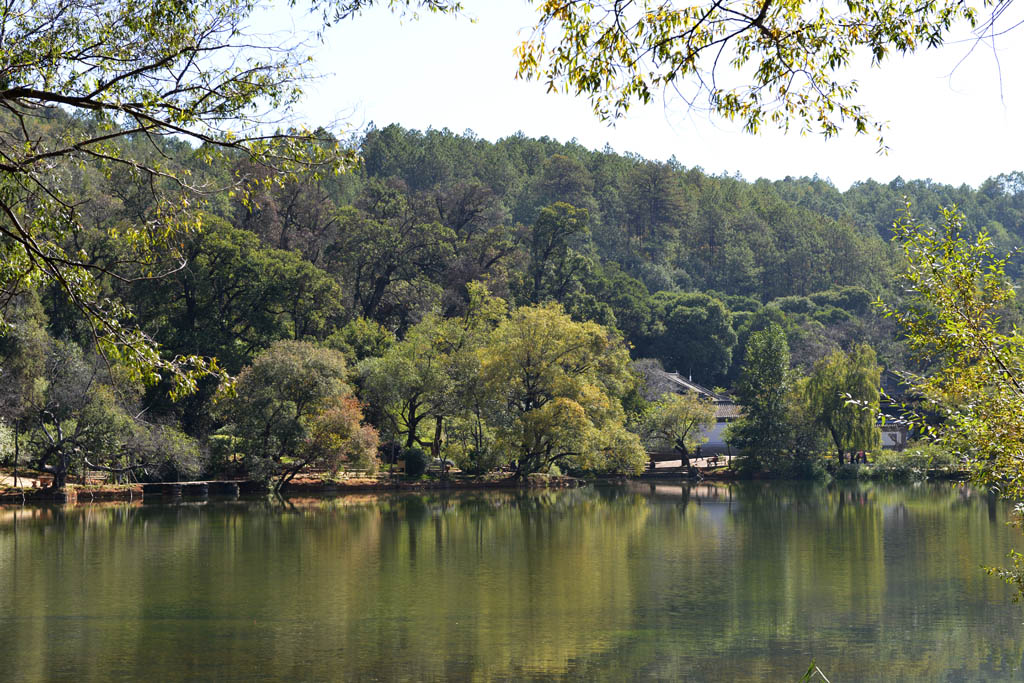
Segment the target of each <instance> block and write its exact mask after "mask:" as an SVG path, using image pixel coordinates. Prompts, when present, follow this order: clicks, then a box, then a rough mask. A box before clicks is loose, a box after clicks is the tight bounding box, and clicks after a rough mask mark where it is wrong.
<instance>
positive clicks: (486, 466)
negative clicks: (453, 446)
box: [456, 448, 501, 474]
mask: <svg viewBox="0 0 1024 683" xmlns="http://www.w3.org/2000/svg"><path fill="white" fill-rule="evenodd" d="M456 462H459V468H460V469H461V470H462V471H463V472H465V473H467V474H487V473H488V472H490V471H492V470H496V469H498V468H500V467H501V457H500V455H499V454H498V453H497V452H495V451H493V450H483V451H478V450H476V449H475V448H470V449H469V452H468V453H467V454H466V456H465V458H464V459H463V460H461V462H460V461H459V458H456Z"/></svg>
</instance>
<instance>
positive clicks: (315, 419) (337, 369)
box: [222, 340, 377, 490]
mask: <svg viewBox="0 0 1024 683" xmlns="http://www.w3.org/2000/svg"><path fill="white" fill-rule="evenodd" d="M347 376H348V372H347V369H346V367H345V357H344V356H343V355H342V354H341V353H340V352H338V351H334V350H333V349H327V348H322V347H318V346H315V345H313V344H311V343H309V342H301V341H290V340H289V341H280V342H277V343H275V344H274V345H273V346H271V347H270V348H268V349H267V350H266V351H264V352H262V353H261V354H260V355H258V356H257V357H256V359H255V360H254V361H253V363H252V365H250V366H248V367H246V368H245V369H244V370H242V372H241V374H239V376H238V381H237V383H236V385H235V395H234V396H233V397H231V398H229V399H226V400H225V403H224V407H223V408H222V411H223V416H224V418H225V419H226V420H227V422H228V425H227V431H228V432H229V433H230V434H232V435H233V436H234V437H235V438H236V439H237V444H238V447H239V450H241V452H242V453H243V454H244V455H245V457H246V462H247V463H248V464H249V469H250V471H251V472H252V473H253V474H254V475H256V476H261V477H263V478H266V479H270V478H273V477H277V481H276V483H275V488H276V489H277V490H280V489H281V488H282V487H283V486H284V485H286V484H287V483H288V482H289V481H291V480H292V479H293V478H294V477H295V475H296V474H298V473H299V472H300V471H301V470H302V469H303V468H304V467H306V466H308V465H310V464H312V463H320V464H323V465H325V466H328V467H331V468H332V469H337V468H338V467H339V466H340V465H341V463H342V462H344V461H349V462H354V463H356V464H357V466H359V467H363V468H374V467H375V463H376V451H377V432H376V430H374V429H373V428H372V427H369V426H367V425H363V424H362V411H361V409H360V408H359V404H358V402H356V400H355V399H354V397H353V396H352V387H351V386H349V384H348V382H347Z"/></svg>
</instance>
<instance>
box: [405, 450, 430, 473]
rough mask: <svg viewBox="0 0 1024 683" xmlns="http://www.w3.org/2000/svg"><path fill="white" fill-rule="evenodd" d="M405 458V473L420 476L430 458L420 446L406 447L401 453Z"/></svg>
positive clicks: (425, 469)
mask: <svg viewBox="0 0 1024 683" xmlns="http://www.w3.org/2000/svg"><path fill="white" fill-rule="evenodd" d="M402 457H403V458H404V459H405V473H406V474H408V475H409V476H410V477H419V476H422V475H423V473H424V472H426V471H427V463H429V462H430V459H429V458H428V457H427V454H426V453H424V452H423V449H421V448H407V449H405V453H404V454H403V455H402Z"/></svg>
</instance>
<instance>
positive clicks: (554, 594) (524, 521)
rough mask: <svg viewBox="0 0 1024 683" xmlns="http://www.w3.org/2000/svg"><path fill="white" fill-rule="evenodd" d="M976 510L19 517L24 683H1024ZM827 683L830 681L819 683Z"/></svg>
mask: <svg viewBox="0 0 1024 683" xmlns="http://www.w3.org/2000/svg"><path fill="white" fill-rule="evenodd" d="M1009 515H1010V506H1009V505H1008V504H1007V503H1005V502H1003V501H999V500H997V499H995V498H993V497H991V496H987V495H985V494H984V493H979V492H978V491H975V490H972V489H970V488H966V487H961V486H958V485H955V484H929V485H924V484H921V485H916V486H903V487H899V486H888V485H877V484H875V485H869V484H863V485H852V486H839V485H832V486H828V487H825V486H820V485H786V484H742V485H734V486H729V487H727V486H711V485H707V486H704V485H702V486H697V487H692V488H690V487H683V486H679V485H671V484H669V483H665V484H657V485H649V484H647V483H642V484H640V483H634V484H628V485H623V486H616V487H590V488H584V489H577V490H564V491H540V492H536V491H534V492H523V493H504V492H490V491H489V492H481V493H476V494H465V495H453V496H445V495H439V494H437V495H394V496H365V497H363V496H349V497H341V498H330V499H321V500H296V501H291V502H289V503H286V504H282V503H280V502H271V501H266V500H260V501H220V502H208V503H203V504H199V503H197V504H187V503H186V504H181V505H162V504H161V505H155V504H149V505H139V504H135V505H129V504H118V505H107V506H101V505H95V506H88V505H83V506H78V507H67V508H24V509H18V508H3V509H0V679H3V680H8V681H11V680H14V681H22V680H43V679H47V680H61V679H67V680H70V679H74V680H109V679H151V680H182V679H193V680H194V679H221V680H225V679H234V680H277V679H290V680H424V679H427V680H430V679H458V680H464V679H476V680H484V679H516V680H519V679H552V678H571V679H585V680H593V679H609V680H622V679H633V678H639V679H669V680H792V681H795V680H797V679H799V678H800V676H801V675H802V674H803V673H804V672H805V671H806V670H807V668H808V665H809V664H810V662H811V660H812V659H813V660H814V661H815V662H816V663H817V665H818V666H819V667H820V668H821V669H822V671H823V672H824V673H825V674H826V675H827V676H828V677H829V679H830V680H831V681H832V682H833V683H838V682H839V681H855V680H923V681H942V680H949V681H969V680H993V679H997V680H1006V679H1024V675H1022V656H1024V626H1022V622H1024V608H1022V607H1021V606H1020V605H1018V604H1014V603H1013V602H1011V598H1012V596H1013V591H1012V590H1011V589H1010V588H1009V587H1007V586H1005V585H1004V584H1003V583H1002V582H1001V581H999V580H998V579H996V578H994V577H990V576H988V575H986V574H985V573H984V571H982V569H981V568H980V567H981V566H982V565H996V564H1001V563H1003V562H1004V556H1005V554H1006V553H1007V551H1008V550H1009V549H1010V548H1011V547H1016V548H1018V549H1024V538H1022V535H1021V533H1020V531H1019V530H1017V529H1015V528H1012V527H1009V526H1007V524H1006V522H1007V520H1008V519H1009ZM819 680H820V679H819Z"/></svg>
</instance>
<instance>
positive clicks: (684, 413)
mask: <svg viewBox="0 0 1024 683" xmlns="http://www.w3.org/2000/svg"><path fill="white" fill-rule="evenodd" d="M714 425H715V404H714V403H712V402H711V401H708V400H706V399H705V398H703V397H702V396H700V395H698V394H696V393H693V392H687V393H685V394H673V393H669V394H665V395H664V396H663V397H662V398H661V399H660V400H658V401H656V402H654V403H653V404H651V406H650V407H649V408H648V409H647V413H646V414H645V415H644V418H643V426H642V433H643V435H644V437H645V439H646V440H647V441H648V443H650V444H651V445H652V446H662V447H664V446H666V445H667V446H668V447H670V448H673V449H675V450H676V451H678V452H679V455H680V456H682V460H683V466H684V467H687V468H689V467H690V453H691V452H692V451H693V449H694V448H696V447H697V446H699V445H700V444H702V443H704V442H705V441H707V440H708V437H707V432H708V430H710V429H711V428H712V427H713V426H714Z"/></svg>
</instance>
